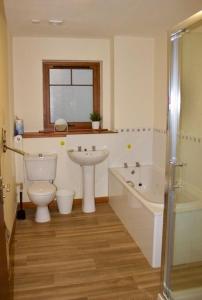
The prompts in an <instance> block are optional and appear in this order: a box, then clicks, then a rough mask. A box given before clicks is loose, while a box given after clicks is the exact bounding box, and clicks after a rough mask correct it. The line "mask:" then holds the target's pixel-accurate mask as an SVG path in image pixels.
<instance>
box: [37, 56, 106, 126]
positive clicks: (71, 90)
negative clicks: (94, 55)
mask: <svg viewBox="0 0 202 300" xmlns="http://www.w3.org/2000/svg"><path fill="white" fill-rule="evenodd" d="M43 88H44V129H45V130H51V129H53V128H54V122H55V121H56V120H57V119H60V118H62V119H65V120H66V121H67V122H68V125H69V129H85V128H91V122H90V121H89V115H90V113H91V112H93V111H96V112H100V63H99V62H78V61H76V62H72V61H65V62H59V61H44V62H43Z"/></svg>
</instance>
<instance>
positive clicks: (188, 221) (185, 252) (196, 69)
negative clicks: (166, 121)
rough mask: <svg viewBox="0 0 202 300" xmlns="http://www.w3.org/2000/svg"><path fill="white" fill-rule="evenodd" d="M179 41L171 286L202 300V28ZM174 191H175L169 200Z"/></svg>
mask: <svg viewBox="0 0 202 300" xmlns="http://www.w3.org/2000/svg"><path fill="white" fill-rule="evenodd" d="M180 44H181V45H180V48H179V51H180V52H181V59H180V60H179V61H178V63H179V62H180V63H181V68H180V69H181V109H180V119H179V120H180V122H179V129H178V132H177V131H176V132H175V133H174V132H171V135H175V136H176V137H177V148H176V150H177V151H176V153H177V155H176V160H177V163H180V162H182V163H183V164H181V165H180V166H175V167H174V182H173V186H174V187H173V190H174V209H173V211H172V212H171V214H172V215H173V217H174V219H173V220H172V222H173V226H174V228H173V235H174V236H173V242H174V243H173V249H172V250H173V251H172V265H171V272H170V276H169V277H170V278H169V281H168V286H167V287H168V295H169V299H173V300H175V299H202V84H201V83H202V81H201V78H202V31H201V30H197V29H196V28H195V29H194V30H193V31H192V30H190V31H189V32H186V33H185V34H183V36H182V37H181V38H180ZM178 71H179V70H178ZM175 82H176V80H175ZM171 84H172V79H171ZM174 109H175V112H176V114H177V113H178V112H177V108H174ZM171 111H172V108H170V111H169V114H170V115H171ZM171 122H172V118H171ZM172 125H173V124H172ZM172 125H171V127H172ZM173 140H174V139H173V138H171V142H172V141H173ZM174 146H176V145H174ZM171 149H172V147H171ZM171 158H172V157H171ZM172 195H173V191H170V192H169V201H171V199H172ZM170 246H171V245H169V247H170ZM171 248H172V247H171Z"/></svg>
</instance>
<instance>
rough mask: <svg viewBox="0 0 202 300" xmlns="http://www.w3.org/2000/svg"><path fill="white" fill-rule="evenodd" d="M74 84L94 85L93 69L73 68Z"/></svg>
mask: <svg viewBox="0 0 202 300" xmlns="http://www.w3.org/2000/svg"><path fill="white" fill-rule="evenodd" d="M72 84H78V85H92V84H93V70H86V69H72Z"/></svg>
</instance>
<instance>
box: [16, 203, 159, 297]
mask: <svg viewBox="0 0 202 300" xmlns="http://www.w3.org/2000/svg"><path fill="white" fill-rule="evenodd" d="M26 213H27V219H26V220H24V221H19V220H18V221H17V225H16V235H15V241H14V252H15V255H14V300H25V299H26V300H42V299H43V300H73V299H74V300H98V299H99V300H151V299H153V300H154V299H155V300H156V298H157V293H158V291H159V285H160V271H159V269H152V268H151V267H150V266H149V264H148V263H147V261H146V259H145V258H144V256H143V254H142V253H141V251H140V249H139V248H138V247H137V245H136V244H135V242H134V241H133V240H132V239H131V237H130V236H129V234H128V233H127V231H126V229H125V228H124V227H123V225H122V223H121V222H120V220H119V219H118V217H117V216H116V215H115V214H114V212H113V211H112V209H111V208H110V206H109V205H108V204H99V205H97V211H96V213H92V214H84V213H82V212H81V210H80V208H79V207H76V208H74V210H73V213H72V214H71V215H60V214H59V213H58V212H57V211H56V209H54V208H52V212H51V215H52V219H51V222H50V223H46V224H37V223H35V222H34V210H32V209H29V210H26Z"/></svg>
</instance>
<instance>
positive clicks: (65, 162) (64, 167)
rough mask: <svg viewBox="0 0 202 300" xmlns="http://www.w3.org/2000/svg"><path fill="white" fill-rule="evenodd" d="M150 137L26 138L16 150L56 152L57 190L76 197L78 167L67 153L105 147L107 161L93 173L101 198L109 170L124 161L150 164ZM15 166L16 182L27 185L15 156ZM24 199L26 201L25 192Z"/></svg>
mask: <svg viewBox="0 0 202 300" xmlns="http://www.w3.org/2000/svg"><path fill="white" fill-rule="evenodd" d="M152 136H153V132H152V131H137V130H136V131H130V132H128V131H127V132H120V133H115V134H99V135H98V134H97V135H95V134H81V135H68V136H67V138H26V139H23V144H22V145H21V142H20V143H16V144H15V145H16V147H17V148H21V149H24V151H26V152H29V153H33V152H35V153H36V152H38V153H39V152H54V153H57V154H58V165H57V177H56V180H55V183H56V186H57V187H58V188H67V189H73V190H74V191H75V192H76V198H81V197H82V176H81V168H80V166H79V165H77V164H75V163H74V162H72V161H71V160H70V159H69V158H68V156H67V153H66V150H67V149H68V148H69V149H71V148H72V147H77V146H79V145H80V146H82V148H83V149H84V148H87V149H91V148H92V145H95V146H96V148H101V147H103V146H107V148H108V149H109V151H110V155H109V158H108V159H107V160H106V161H104V162H103V163H101V164H99V165H97V166H96V171H95V176H96V177H95V178H96V180H95V182H96V183H95V194H96V196H97V197H103V196H107V195H108V167H113V166H123V164H124V162H127V163H128V165H135V162H136V161H138V162H140V163H141V164H143V163H144V164H151V163H152ZM61 141H63V142H64V145H63V146H62V145H61V143H60V142H61ZM145 145H146V147H145ZM16 163H17V166H16V168H17V170H18V172H17V174H16V175H17V181H19V182H25V183H26V180H25V178H26V176H25V174H23V172H22V170H23V160H22V159H21V157H20V158H19V156H18V158H17V160H16ZM19 171H20V172H19ZM25 188H26V186H25ZM23 200H24V201H28V197H27V194H26V191H25V193H24V198H23Z"/></svg>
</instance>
